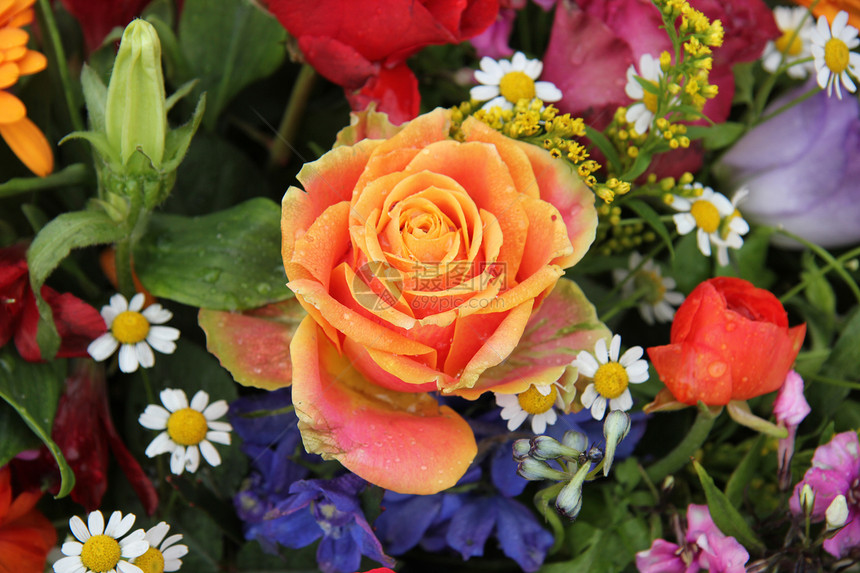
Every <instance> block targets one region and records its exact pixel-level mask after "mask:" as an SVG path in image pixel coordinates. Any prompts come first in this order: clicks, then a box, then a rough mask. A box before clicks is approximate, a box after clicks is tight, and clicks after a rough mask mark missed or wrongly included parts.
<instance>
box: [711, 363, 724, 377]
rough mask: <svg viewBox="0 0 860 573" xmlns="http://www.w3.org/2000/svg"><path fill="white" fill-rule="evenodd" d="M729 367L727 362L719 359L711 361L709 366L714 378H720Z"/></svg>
mask: <svg viewBox="0 0 860 573" xmlns="http://www.w3.org/2000/svg"><path fill="white" fill-rule="evenodd" d="M727 368H728V365H727V364H726V363H725V362H720V361H719V360H718V361H716V362H711V364H710V365H709V366H708V374H710V375H711V376H713V377H714V378H719V377H720V376H722V375H723V374H725V373H726V369H727Z"/></svg>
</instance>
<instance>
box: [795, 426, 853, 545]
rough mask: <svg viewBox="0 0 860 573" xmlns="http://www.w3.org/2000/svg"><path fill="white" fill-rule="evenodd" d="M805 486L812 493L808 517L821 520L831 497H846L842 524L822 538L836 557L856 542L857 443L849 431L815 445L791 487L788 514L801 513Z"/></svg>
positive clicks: (831, 499)
mask: <svg viewBox="0 0 860 573" xmlns="http://www.w3.org/2000/svg"><path fill="white" fill-rule="evenodd" d="M807 484H808V485H809V486H810V487H811V488H812V490H813V491H814V492H815V505H814V506H813V508H812V520H813V521H823V520H824V519H825V513H826V512H827V508H828V507H830V504H831V503H832V502H833V500H834V499H835V498H836V497H837V496H839V495H844V496H845V498H846V499H847V500H848V518H847V519H846V520H845V526H844V527H843V528H842V529H840V530H839V531H838V532H836V534H835V535H834V536H833V537H831V538H829V539H826V540H825V541H824V550H825V551H827V552H828V553H830V554H831V555H833V556H834V557H836V558H837V559H839V558H841V557H843V556H844V555H846V554H847V553H848V552H849V551H850V550H851V549H852V548H854V547H857V546H858V545H860V519H856V517H857V514H858V511H860V507H858V494H859V493H860V444H858V441H857V433H856V432H853V431H849V432H842V433H841V434H836V435H835V436H833V439H832V440H830V442H829V443H827V444H824V445H823V446H819V447H818V449H816V450H815V455H814V456H813V457H812V467H811V468H809V470H807V472H806V474H804V476H803V479H802V480H801V481H800V483H798V484H797V485H796V486H795V487H794V495H792V496H791V500H790V501H789V506H790V507H791V511H792V513H794V514H796V515H801V514H802V513H803V509H802V508H801V507H800V491H801V490H802V489H803V486H804V485H807Z"/></svg>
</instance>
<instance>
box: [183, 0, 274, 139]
mask: <svg viewBox="0 0 860 573" xmlns="http://www.w3.org/2000/svg"><path fill="white" fill-rule="evenodd" d="M286 38H287V33H286V30H284V28H283V26H281V24H280V23H279V22H278V21H277V20H276V19H275V17H274V16H272V15H270V14H268V13H267V12H265V11H264V10H262V9H261V8H260V7H259V6H258V5H257V4H256V3H254V2H251V1H250V0H186V2H185V5H184V7H183V9H182V17H181V19H180V21H179V43H180V46H181V48H182V51H183V53H184V54H185V59H186V60H187V61H188V63H189V66H190V67H191V73H192V77H197V78H198V79H199V80H200V86H199V87H198V90H199V91H198V93H199V92H204V91H205V92H208V93H209V97H210V102H209V106H208V109H207V110H206V116H205V120H204V122H205V123H206V126H207V127H208V128H210V129H211V128H213V127H214V124H215V121H216V120H217V118H218V117H219V116H220V115H221V112H222V111H223V110H224V108H225V107H226V106H227V104H228V103H229V102H230V100H231V99H233V97H234V96H235V95H236V94H238V93H239V92H240V91H241V90H242V89H243V88H245V87H246V86H248V85H249V84H251V82H253V81H255V80H258V79H261V78H264V77H266V76H268V75H270V74H272V73H273V72H274V71H275V70H276V69H278V67H279V66H280V65H281V63H282V62H283V61H284V57H285V56H286V49H285V44H286Z"/></svg>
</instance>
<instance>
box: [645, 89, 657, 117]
mask: <svg viewBox="0 0 860 573" xmlns="http://www.w3.org/2000/svg"><path fill="white" fill-rule="evenodd" d="M651 83H652V84H654V86H656V85H657V84H656V83H655V82H651ZM642 103H643V104H645V108H646V109H647V110H648V111H650V112H651V113H657V94H652V93H651V92H649V91H646V92H645V94H644V95H643V96H642Z"/></svg>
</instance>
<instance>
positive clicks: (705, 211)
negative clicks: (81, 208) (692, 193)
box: [690, 199, 720, 233]
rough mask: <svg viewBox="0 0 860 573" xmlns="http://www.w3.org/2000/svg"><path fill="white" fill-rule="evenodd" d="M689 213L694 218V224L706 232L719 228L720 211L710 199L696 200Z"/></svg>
mask: <svg viewBox="0 0 860 573" xmlns="http://www.w3.org/2000/svg"><path fill="white" fill-rule="evenodd" d="M690 214H691V215H692V216H693V218H694V219H695V220H696V226H698V227H699V228H700V229H702V230H703V231H704V232H706V233H713V232H714V231H716V230H717V229H719V228H720V212H719V211H717V208H716V207H715V206H714V204H713V203H711V202H710V201H706V200H704V199H700V200H698V201H696V202H695V203H693V205H692V206H691V207H690Z"/></svg>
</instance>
